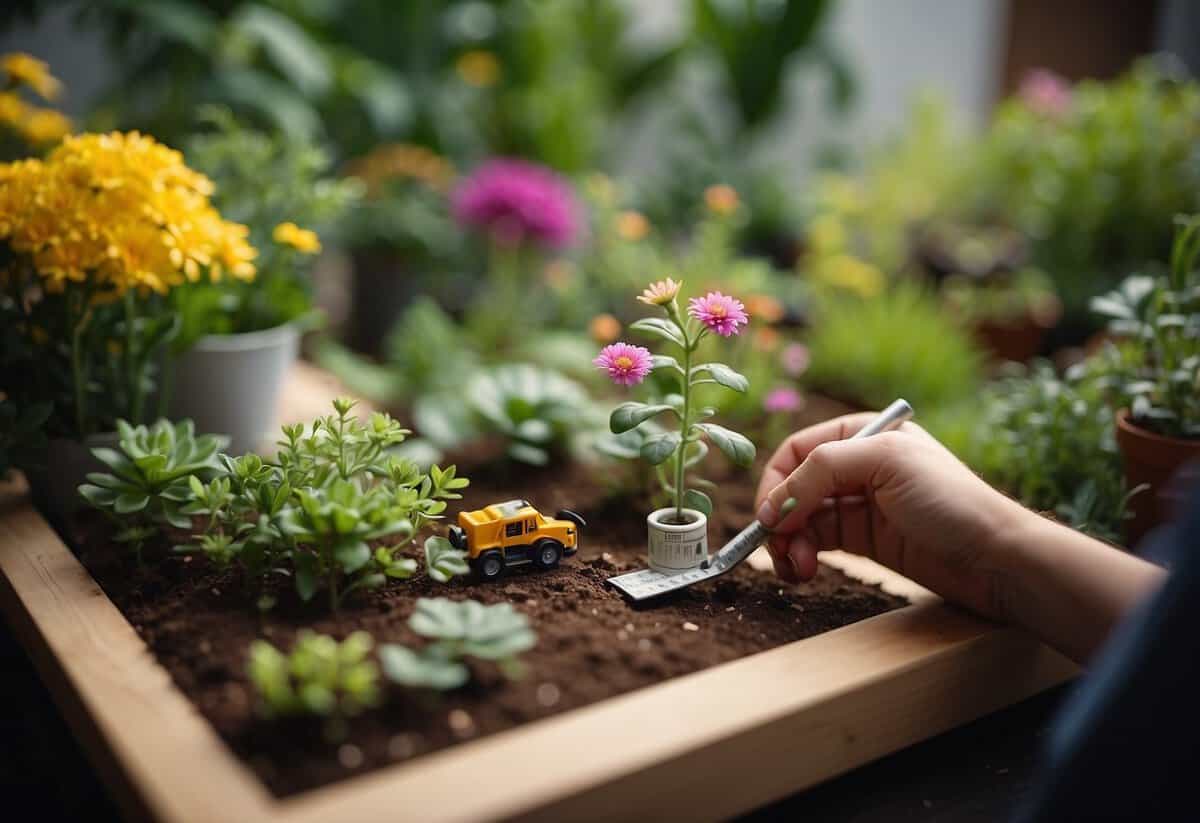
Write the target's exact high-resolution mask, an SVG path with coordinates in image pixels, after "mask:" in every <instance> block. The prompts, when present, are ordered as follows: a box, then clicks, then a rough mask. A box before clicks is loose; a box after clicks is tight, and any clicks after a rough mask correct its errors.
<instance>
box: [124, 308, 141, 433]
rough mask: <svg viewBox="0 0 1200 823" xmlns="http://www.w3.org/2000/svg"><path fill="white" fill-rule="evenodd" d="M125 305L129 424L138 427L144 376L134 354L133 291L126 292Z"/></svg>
mask: <svg viewBox="0 0 1200 823" xmlns="http://www.w3.org/2000/svg"><path fill="white" fill-rule="evenodd" d="M124 303H125V377H126V379H127V380H128V381H129V409H128V413H129V422H130V423H132V424H133V425H135V426H136V425H138V424H139V423H141V422H142V376H141V374H139V373H138V372H139V371H140V369H139V368H138V362H137V357H136V356H135V353H134V350H133V349H134V343H135V341H136V336H135V334H134V321H135V320H136V311H135V309H134V305H133V291H132V289H129V290H126V292H125V295H124Z"/></svg>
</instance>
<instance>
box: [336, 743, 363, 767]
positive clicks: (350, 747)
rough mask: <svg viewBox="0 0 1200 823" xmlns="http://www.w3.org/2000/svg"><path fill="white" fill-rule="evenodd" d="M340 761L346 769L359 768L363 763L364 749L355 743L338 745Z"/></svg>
mask: <svg viewBox="0 0 1200 823" xmlns="http://www.w3.org/2000/svg"><path fill="white" fill-rule="evenodd" d="M338 762H339V763H341V764H342V767H343V768H346V769H357V768H358V767H359V766H361V765H362V764H363V753H362V749H360V748H359V747H358V746H355V745H354V744H353V743H343V744H342V745H340V746H338Z"/></svg>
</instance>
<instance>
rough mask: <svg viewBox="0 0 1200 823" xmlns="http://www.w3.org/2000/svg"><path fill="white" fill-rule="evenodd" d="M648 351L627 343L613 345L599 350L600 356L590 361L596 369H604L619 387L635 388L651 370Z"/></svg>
mask: <svg viewBox="0 0 1200 823" xmlns="http://www.w3.org/2000/svg"><path fill="white" fill-rule="evenodd" d="M652 362H653V361H652V360H651V358H650V350H649V349H646V348H643V347H642V346H631V345H629V344H628V343H613V344H612V345H609V346H605V347H604V348H602V349H601V350H600V356H599V357H597V358H596V359H595V360H593V361H592V363H593V364H595V366H596V368H599V369H604V370H605V371H606V372H608V376H609V377H611V378H612V381H613V382H614V383H616V384H617V385H619V386H636V385H637V384H638V383H641V382H642V381H643V380H645V379H646V375H648V374H649V373H650V369H651V368H652Z"/></svg>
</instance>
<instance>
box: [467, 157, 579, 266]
mask: <svg viewBox="0 0 1200 823" xmlns="http://www.w3.org/2000/svg"><path fill="white" fill-rule="evenodd" d="M451 206H452V208H453V210H454V218H455V219H456V220H457V221H458V222H459V224H460V225H464V226H474V227H477V228H482V229H484V230H486V231H487V232H489V233H490V234H491V236H492V238H493V239H494V240H495V241H496V242H498V243H502V244H504V245H506V246H518V245H520V244H522V243H524V242H532V243H536V244H537V245H540V246H544V247H546V248H550V249H561V248H565V247H567V246H570V245H571V244H572V243H573V242H574V241H575V238H576V236H577V234H578V233H579V217H578V213H579V210H578V208H577V206H576V201H575V196H574V194H573V193H572V191H571V188H570V186H569V185H568V184H567V183H566V181H564V180H563V179H562V178H561V177H559V176H558V175H557V174H555V173H554V172H552V171H551V170H550V169H547V168H545V167H544V166H538V165H536V164H534V163H528V162H526V161H524V160H515V159H509V158H497V159H494V160H489V161H488V162H486V163H484V164H483V165H482V166H480V167H479V168H477V169H476V170H475V171H474V172H473V173H472V174H471V175H470V176H469V177H467V178H466V179H465V180H463V181H462V183H460V184H459V186H458V188H457V189H455V191H454V193H453V194H452V195H451Z"/></svg>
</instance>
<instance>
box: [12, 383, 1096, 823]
mask: <svg viewBox="0 0 1200 823" xmlns="http://www.w3.org/2000/svg"><path fill="white" fill-rule="evenodd" d="M314 377H316V375H314V374H312V372H311V370H305V371H303V372H298V374H297V376H296V379H295V380H293V383H292V386H291V387H290V389H291V390H293V391H294V392H296V393H298V394H300V395H304V394H308V397H307V398H306V401H307V405H306V408H311V407H312V400H311V397H312V394H311V393H309V392H308V391H307V389H309V388H311V387H312V386H313V385H314V383H313V382H312V380H313V378H314ZM318 385H319V384H318ZM318 391H320V392H321V393H323V394H324V395H325V396H328V394H329V391H328V389H325V388H323V387H322V388H321V389H319V390H318ZM293 396H295V394H293ZM287 405H288V406H289V407H290V408H293V409H298V408H300V407H301V404H300V403H291V402H289V403H288V404H287ZM317 411H318V412H319V411H321V409H320V408H318V409H317ZM761 559H762V558H757V557H756V558H752V562H753V561H754V560H761ZM823 560H825V562H828V563H829V564H830V565H834V566H837V567H839V568H842V569H844V570H845V571H847V572H848V573H850V574H851V575H853V576H855V577H858V578H860V579H864V580H868V581H871V582H879V583H881V584H882V586H883V588H884V589H885V590H887V591H890V592H893V593H896V594H902V595H904V596H906V597H908V598H909V599H910V601H911V603H912V605H910V606H908V607H906V608H903V609H899V610H896V611H892V612H888V613H886V614H882V615H879V616H877V617H873V618H870V619H867V620H863V621H861V622H859V623H855V624H852V625H849V626H845V627H843V628H840V629H836V630H834V631H830V632H827V633H825V634H821V635H818V636H816V637H811V638H808V639H806V640H799V641H796V642H794V643H790V644H787V645H785V646H780V647H778V648H775V649H771V650H769V651H766V652H762V653H760V654H756V655H752V656H750V657H746V658H743V659H741V660H736V661H733V662H731V663H726V664H724V665H721V666H716V667H714V668H711V669H707V670H705V671H701V672H697V673H695V674H691V675H687V676H684V677H680V678H676V679H674V680H670V681H667V682H665V683H662V684H659V685H657V686H653V687H650V688H645V689H641V690H639V691H635V692H631V693H629V694H625V695H622V696H619V697H615V698H612V699H610V700H605V701H603V702H601V703H597V704H594V705H591V706H587V707H584V708H582V709H578V710H575V711H571V712H567V713H565V714H561V715H558V716H555V717H551V718H548V719H546V720H541V721H538V722H535V723H531V724H529V725H526V726H522V727H520V728H517V729H513V730H511V731H508V732H503V733H500V734H496V735H493V736H490V737H487V738H484V739H482V740H478V741H474V742H470V743H464V744H461V745H458V746H454V747H452V748H450V749H445V750H443V751H441V752H437V753H434V754H431V755H427V756H425V757H422V758H420V759H419V760H415V761H413V762H411V763H404V764H397V765H396V766H393V767H389V768H384V769H380V770H378V771H375V772H371V773H369V774H366V775H363V776H360V777H355V778H351V779H347V780H345V781H342V782H339V783H336V784H333V785H329V786H325V787H322V788H318V789H314V790H312V791H309V792H305V793H302V794H299V795H295V796H293V797H289V798H286V799H282V800H280V799H276V798H275V797H274V796H272V795H271V794H270V792H269V791H268V790H267V789H266V787H265V786H264V785H262V784H261V783H260V782H259V781H258V779H257V777H255V775H254V774H253V773H252V772H251V771H250V770H249V769H248V768H246V767H245V766H243V765H242V763H241V761H239V760H238V759H237V757H236V756H235V755H234V754H233V753H232V752H230V751H229V750H228V749H227V748H226V746H225V744H224V743H223V742H222V741H221V740H220V738H219V737H218V736H217V734H216V732H215V731H213V729H212V728H211V727H210V726H209V724H208V722H207V721H206V720H205V719H204V718H203V717H202V716H201V715H200V714H199V713H198V712H197V711H196V710H195V708H194V707H193V706H192V704H191V703H190V702H189V701H188V699H187V698H186V697H184V695H183V694H182V693H181V692H179V691H178V690H177V689H176V688H175V687H174V685H173V684H172V682H171V680H170V677H169V676H168V674H167V673H166V671H165V670H164V669H162V668H161V667H160V666H159V665H158V664H157V663H156V662H155V660H154V658H153V656H152V654H151V653H150V651H149V650H148V649H147V648H146V646H145V644H143V643H142V641H141V639H140V638H139V637H138V635H137V633H136V632H135V631H134V629H133V627H132V626H130V625H129V623H127V622H126V620H125V618H124V617H123V616H122V615H121V613H120V612H119V611H118V610H117V608H116V607H115V606H114V605H113V604H112V602H111V601H109V599H108V598H107V597H106V596H105V595H104V593H103V591H101V589H100V587H99V586H98V585H97V584H96V582H95V581H94V580H92V578H91V576H90V575H89V574H88V573H87V571H85V570H84V568H83V567H82V566H81V565H80V564H79V562H78V561H77V560H76V559H75V557H74V555H73V554H72V553H71V552H70V551H69V550H68V549H67V548H66V546H64V545H63V543H62V542H61V541H60V540H59V538H58V536H57V535H56V534H55V533H54V531H53V530H51V529H50V527H49V526H48V525H47V524H46V522H45V521H44V520H43V519H42V517H41V516H40V515H39V514H38V513H37V512H36V511H35V510H34V509H33V508H32V507H31V506H30V505H29V503H28V502H27V500H26V498H25V495H24V494H23V493H21V491H20V489H16V488H10V489H9V490H8V492H7V493H6V494H0V607H2V609H3V613H4V616H5V618H6V620H7V622H8V625H9V626H10V627H11V628H12V630H13V631H14V632H15V634H16V635H17V636H18V638H19V639H20V640H21V642H22V643H23V644H24V646H25V649H26V651H27V652H28V653H29V655H30V656H31V658H32V659H33V661H34V663H35V665H36V666H37V669H38V671H39V673H40V674H41V677H42V680H43V681H44V683H45V684H46V686H47V688H48V689H49V690H50V691H51V693H52V695H53V697H54V699H55V701H56V702H57V703H58V705H59V707H60V709H61V710H62V711H63V713H64V715H65V716H66V718H67V720H68V722H69V723H70V725H71V726H72V728H73V729H74V731H75V733H76V735H77V736H78V738H79V740H80V741H81V743H82V744H83V746H84V748H85V750H86V751H87V754H88V756H89V758H90V759H91V761H92V763H93V764H94V765H95V767H96V768H97V770H98V771H99V772H100V773H101V774H102V776H103V777H104V779H105V780H106V781H107V783H108V785H109V787H110V789H111V791H112V793H113V795H114V797H115V799H116V800H117V801H118V803H119V804H120V806H121V808H122V810H123V811H124V813H125V814H126V815H128V816H129V817H133V818H139V819H150V820H156V821H162V822H163V823H184V821H189V822H190V821H211V820H236V821H258V820H265V821H277V822H278V823H302V822H303V823H307V821H313V822H314V823H315V822H316V821H325V820H333V819H338V820H354V821H358V823H365V821H375V820H378V821H389V822H390V821H392V820H395V819H398V816H402V817H404V818H405V819H413V820H422V821H436V820H464V821H467V820H481V819H496V818H511V817H522V818H527V819H534V820H547V821H552V820H563V819H568V818H569V819H573V820H591V819H600V818H604V819H620V818H632V817H637V818H645V819H651V818H664V819H668V818H675V817H679V818H688V819H717V818H723V817H728V816H730V815H733V814H736V813H738V812H742V811H746V810H748V809H751V808H754V807H756V806H759V805H762V804H764V803H768V802H770V801H772V800H776V799H778V798H781V797H784V796H786V795H788V794H790V793H793V792H795V791H798V790H800V789H803V788H805V787H808V786H812V785H814V784H816V783H819V782H821V781H823V780H826V779H828V778H830V777H833V776H835V775H838V774H841V773H843V772H846V771H849V770H850V769H853V768H855V767H856V766H859V765H862V764H864V763H867V762H869V761H871V760H874V759H876V758H878V757H881V756H883V755H885V754H888V753H890V752H893V751H896V750H898V749H901V748H904V747H905V746H908V745H910V744H912V743H916V742H918V741H920V740H923V739H925V738H928V737H931V736H933V735H935V734H938V733H940V732H943V731H945V730H947V729H950V728H953V727H954V726H957V725H960V724H962V723H966V722H968V721H970V720H973V719H975V718H977V717H980V716H981V715H984V714H987V713H988V712H992V711H995V710H997V709H1000V708H1002V707H1004V706H1007V705H1009V704H1011V703H1014V702H1016V701H1019V700H1022V699H1024V698H1026V697H1029V696H1030V695H1033V694H1035V693H1037V692H1039V691H1041V690H1043V689H1046V688H1048V687H1050V686H1052V685H1054V684H1057V683H1060V682H1062V681H1064V680H1066V679H1068V678H1070V677H1071V676H1073V674H1074V673H1075V671H1076V669H1075V668H1074V666H1072V665H1071V664H1070V663H1069V662H1067V661H1066V660H1065V659H1064V658H1062V657H1061V656H1059V655H1058V654H1056V653H1054V652H1052V651H1050V650H1049V649H1047V648H1046V647H1044V646H1042V645H1040V644H1038V643H1037V642H1035V641H1033V640H1032V639H1031V638H1029V637H1028V636H1026V635H1024V634H1022V633H1021V632H1018V631H1016V630H1013V629H1004V628H999V627H996V626H994V625H991V624H989V623H986V622H984V621H981V620H978V619H975V618H974V617H971V616H970V615H967V614H965V613H963V612H961V611H958V610H956V609H953V608H951V607H948V606H946V605H945V604H943V603H942V602H941V600H940V599H939V598H938V597H936V596H935V595H934V594H932V593H931V592H929V591H927V590H925V589H923V588H921V587H920V586H917V585H916V584H915V583H912V582H911V581H909V580H906V579H905V578H903V577H900V576H899V575H897V574H894V573H892V572H891V571H889V570H887V569H885V568H883V567H881V566H879V565H877V564H875V563H873V562H871V561H870V560H866V559H863V558H859V557H854V556H851V555H844V554H841V553H830V554H829V555H823ZM718 775H720V776H721V777H722V778H723V779H721V780H717V779H714V778H715V777H716V776H718Z"/></svg>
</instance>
